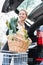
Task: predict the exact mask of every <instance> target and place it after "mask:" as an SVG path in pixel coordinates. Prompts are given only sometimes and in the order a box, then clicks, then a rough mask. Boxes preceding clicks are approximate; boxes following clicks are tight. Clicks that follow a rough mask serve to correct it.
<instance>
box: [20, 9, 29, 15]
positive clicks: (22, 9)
mask: <svg viewBox="0 0 43 65" xmlns="http://www.w3.org/2000/svg"><path fill="white" fill-rule="evenodd" d="M20 11H24V12H25V13H26V16H28V15H27V11H26V10H24V9H21V10H20ZM20 11H19V12H20Z"/></svg>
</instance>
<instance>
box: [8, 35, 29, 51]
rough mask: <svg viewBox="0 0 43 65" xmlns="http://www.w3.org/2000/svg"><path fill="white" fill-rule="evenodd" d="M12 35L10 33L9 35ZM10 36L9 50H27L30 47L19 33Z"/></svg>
mask: <svg viewBox="0 0 43 65" xmlns="http://www.w3.org/2000/svg"><path fill="white" fill-rule="evenodd" d="M9 36H10V35H9ZM9 36H8V46H9V50H10V51H13V52H26V51H27V49H28V43H27V41H26V40H24V39H23V38H20V37H19V36H17V35H13V36H12V37H11V38H10V37H9Z"/></svg>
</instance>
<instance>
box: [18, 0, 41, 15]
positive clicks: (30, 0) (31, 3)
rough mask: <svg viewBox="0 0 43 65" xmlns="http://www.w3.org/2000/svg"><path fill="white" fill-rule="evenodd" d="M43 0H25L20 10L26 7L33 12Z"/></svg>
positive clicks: (29, 11)
mask: <svg viewBox="0 0 43 65" xmlns="http://www.w3.org/2000/svg"><path fill="white" fill-rule="evenodd" d="M41 2H42V1H41V0H24V1H23V2H22V3H21V4H20V5H19V6H18V8H17V9H18V10H20V9H25V10H27V12H28V14H30V13H31V11H32V10H33V9H34V8H35V7H36V6H38V5H39V4H40V3H41Z"/></svg>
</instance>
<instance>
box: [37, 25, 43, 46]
mask: <svg viewBox="0 0 43 65" xmlns="http://www.w3.org/2000/svg"><path fill="white" fill-rule="evenodd" d="M37 44H38V45H43V27H42V26H40V28H39V29H38V30H37Z"/></svg>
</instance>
